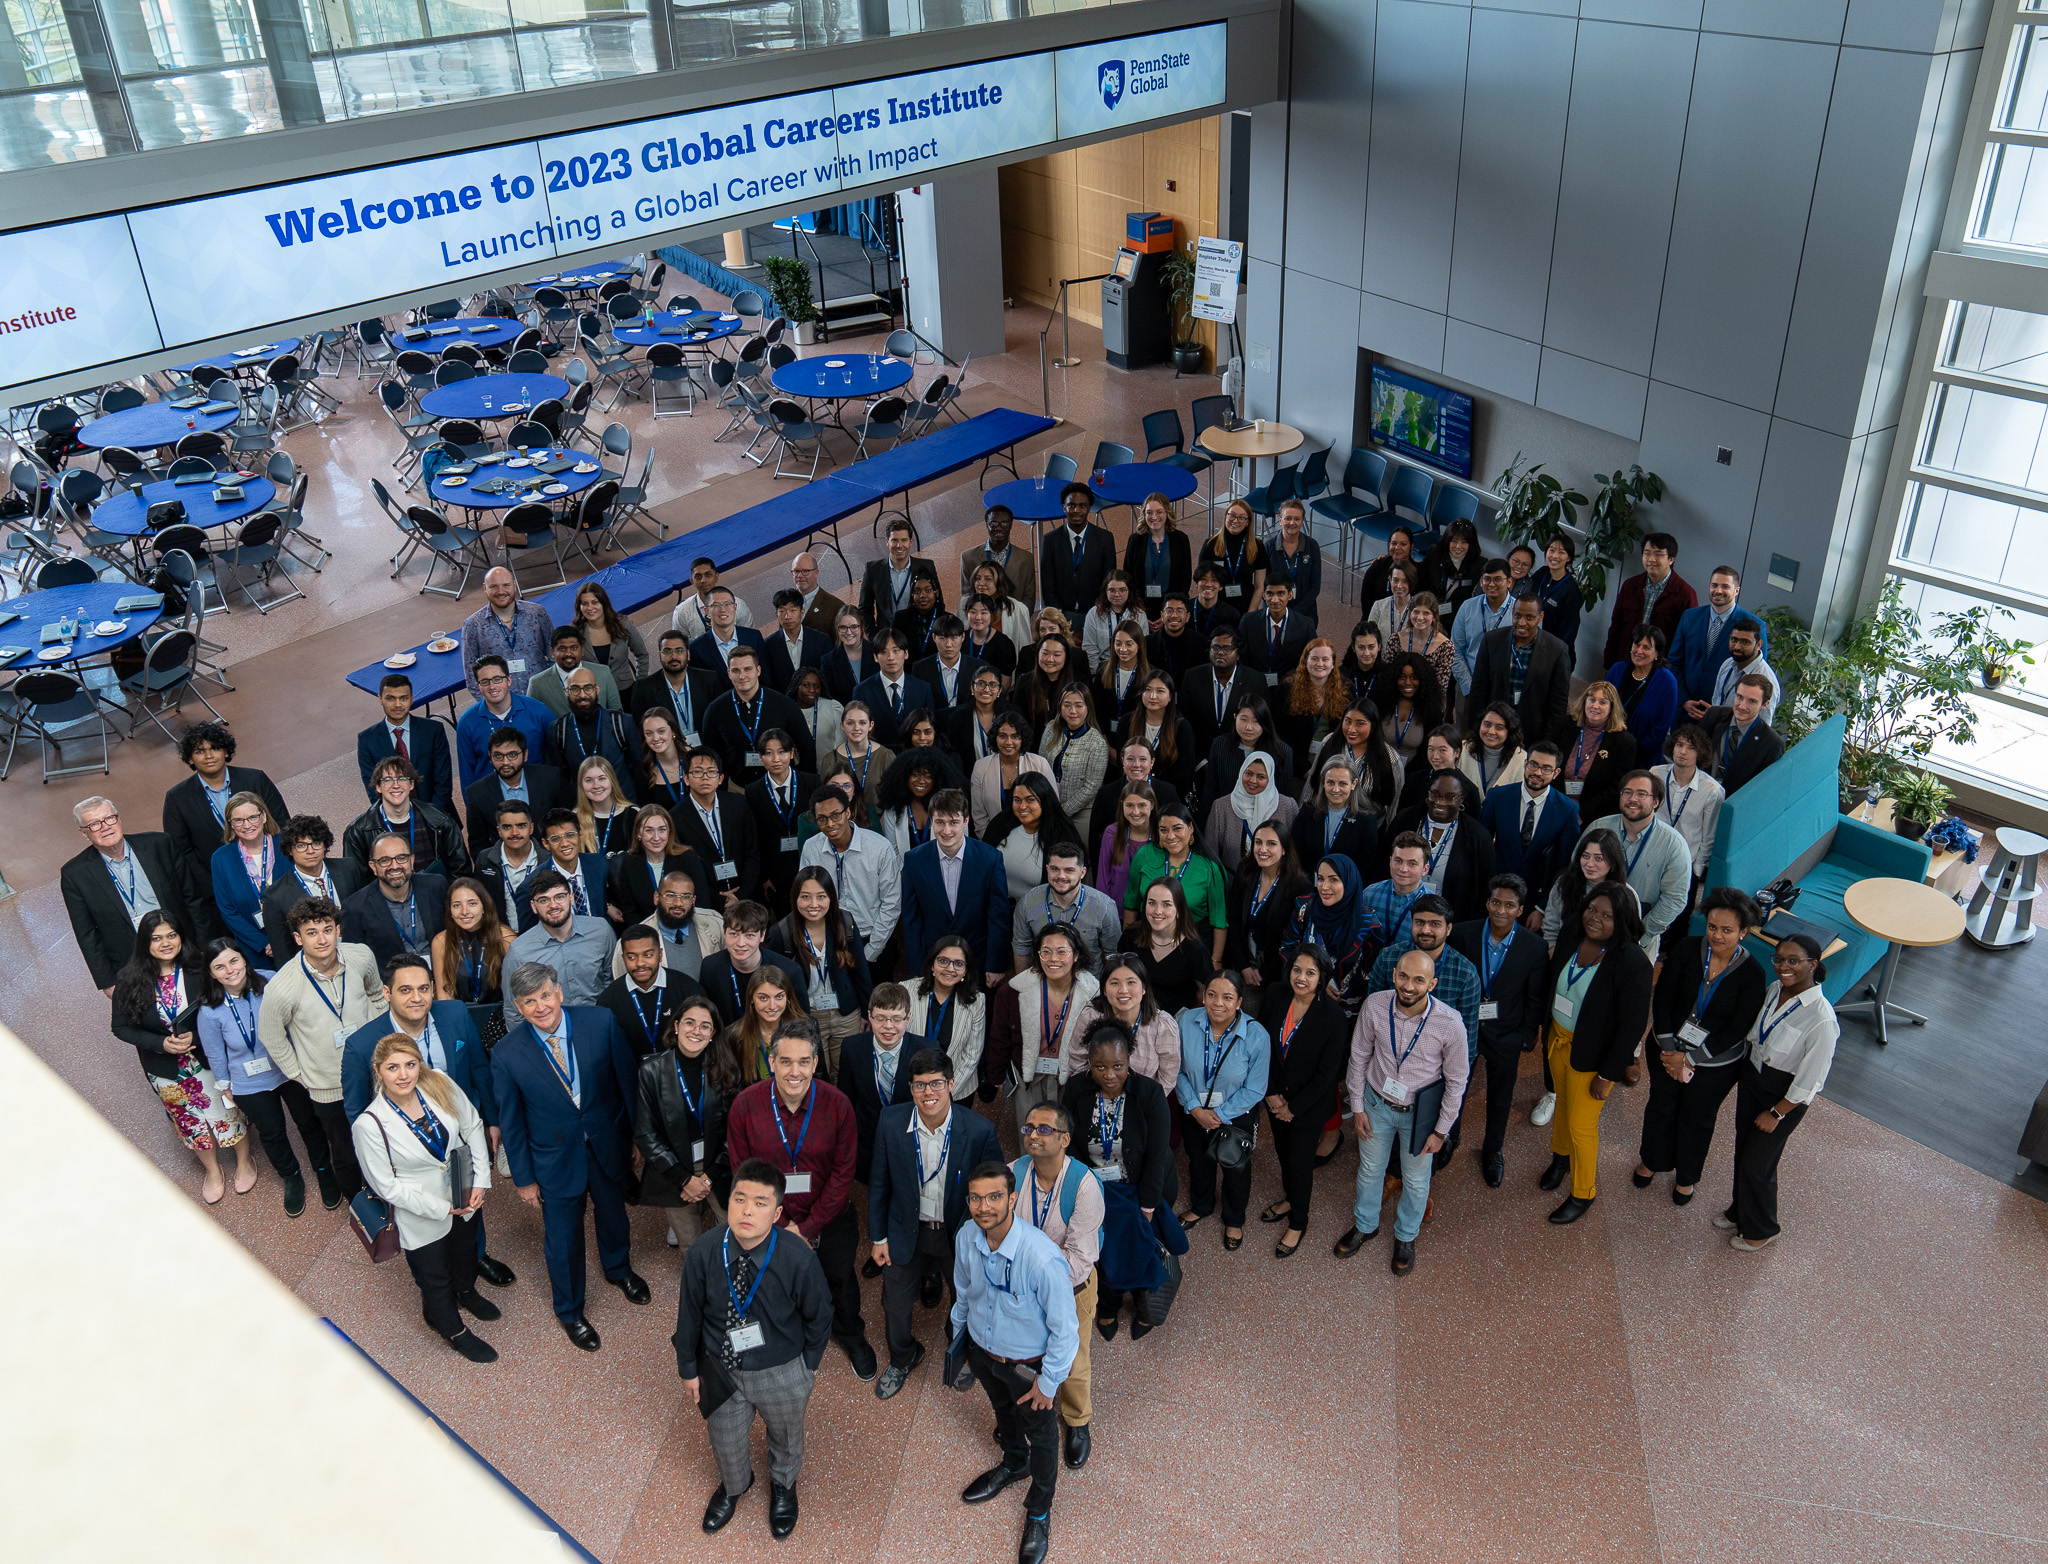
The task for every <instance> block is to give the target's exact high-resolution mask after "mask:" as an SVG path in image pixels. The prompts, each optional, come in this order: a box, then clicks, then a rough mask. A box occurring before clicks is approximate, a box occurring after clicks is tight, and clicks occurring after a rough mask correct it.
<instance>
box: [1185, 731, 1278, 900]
mask: <svg viewBox="0 0 2048 1564" xmlns="http://www.w3.org/2000/svg"><path fill="white" fill-rule="evenodd" d="M1275 780H1276V779H1275V777H1274V774H1273V757H1272V756H1270V755H1268V754H1267V753H1266V752H1265V751H1264V750H1254V751H1253V752H1252V753H1251V754H1249V755H1247V756H1245V758H1244V763H1243V764H1242V765H1240V766H1239V767H1238V768H1237V786H1235V787H1233V788H1232V789H1231V790H1230V791H1229V792H1228V793H1227V794H1225V795H1224V796H1223V797H1222V798H1219V799H1217V800H1216V802H1215V803H1213V804H1211V805H1210V806H1209V818H1208V820H1207V822H1206V823H1205V824H1204V826H1203V828H1202V851H1204V852H1205V853H1207V854H1208V855H1209V856H1210V857H1211V858H1214V859H1215V860H1216V861H1217V862H1218V863H1220V864H1222V865H1223V867H1224V868H1225V869H1228V870H1229V871H1230V872H1231V873H1233V874H1235V873H1236V872H1237V866H1238V865H1239V864H1240V863H1242V862H1244V858H1245V849H1246V848H1247V847H1248V846H1249V845H1250V843H1251V839H1252V832H1254V831H1256V830H1257V829H1258V828H1259V827H1260V826H1262V825H1264V824H1265V823H1266V822H1267V821H1268V820H1270V821H1272V822H1273V823H1274V824H1275V825H1276V826H1278V827H1279V828H1280V831H1281V833H1282V835H1283V838H1284V836H1285V833H1286V832H1288V831H1289V830H1291V829H1292V828H1293V826H1294V817H1295V816H1296V815H1297V814H1299V813H1300V812H1301V806H1300V805H1299V804H1297V803H1296V802H1295V801H1294V800H1293V799H1291V798H1289V797H1288V796H1287V795H1286V794H1285V793H1282V792H1281V791H1280V789H1279V788H1278V787H1277V786H1275V785H1274V784H1275Z"/></svg>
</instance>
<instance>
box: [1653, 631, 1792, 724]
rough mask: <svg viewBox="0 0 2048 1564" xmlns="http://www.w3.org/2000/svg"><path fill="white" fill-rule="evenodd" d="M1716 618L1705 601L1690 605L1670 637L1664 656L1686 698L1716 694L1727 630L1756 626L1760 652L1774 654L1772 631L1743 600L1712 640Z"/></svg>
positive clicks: (1706, 698) (1705, 698)
mask: <svg viewBox="0 0 2048 1564" xmlns="http://www.w3.org/2000/svg"><path fill="white" fill-rule="evenodd" d="M1713 618H1714V610H1713V608H1712V607H1711V606H1710V605H1708V604H1706V603H1702V604H1700V606H1699V607H1697V608H1688V609H1687V610H1686V611H1685V612H1684V613H1682V614H1680V615H1679V616H1678V631H1677V633H1676V634H1675V635H1673V636H1672V637H1671V650H1670V652H1669V653H1668V654H1667V655H1666V657H1665V663H1666V665H1667V666H1668V667H1669V668H1670V669H1671V671H1672V673H1673V674H1674V675H1676V676H1677V679H1678V688H1679V693H1680V695H1681V697H1682V698H1683V699H1685V700H1689V701H1711V700H1712V699H1713V698H1714V676H1715V675H1716V674H1718V673H1719V672H1720V671H1721V664H1722V663H1723V662H1725V661H1727V658H1728V632H1729V631H1730V630H1732V629H1734V628H1735V626H1737V625H1739V624H1746V625H1753V626H1755V628H1756V633H1757V638H1758V639H1759V640H1760V641H1761V642H1762V643H1763V649H1762V652H1761V654H1760V655H1762V656H1764V657H1766V658H1768V657H1769V656H1770V655H1771V632H1770V631H1769V630H1768V629H1767V628H1765V626H1764V622H1763V621H1762V620H1761V619H1759V618H1757V616H1756V615H1755V614H1753V613H1751V612H1750V611H1749V610H1748V609H1746V608H1744V607H1743V606H1742V605H1741V604H1740V603H1737V604H1736V605H1735V607H1734V608H1732V609H1731V610H1729V613H1728V622H1727V623H1726V624H1725V625H1723V626H1721V633H1720V634H1719V635H1718V636H1715V637H1714V638H1713V640H1711V641H1709V640H1708V639H1707V626H1708V625H1709V624H1710V623H1712V622H1713ZM1630 726H1631V727H1633V726H1634V724H1633V723H1631V724H1630Z"/></svg>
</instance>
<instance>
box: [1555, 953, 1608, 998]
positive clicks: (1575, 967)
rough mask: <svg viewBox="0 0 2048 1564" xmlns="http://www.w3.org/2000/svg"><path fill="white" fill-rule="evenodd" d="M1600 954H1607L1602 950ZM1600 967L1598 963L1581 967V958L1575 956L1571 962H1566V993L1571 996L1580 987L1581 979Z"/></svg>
mask: <svg viewBox="0 0 2048 1564" xmlns="http://www.w3.org/2000/svg"><path fill="white" fill-rule="evenodd" d="M1600 954H1601V955H1603V956H1604V955H1606V954H1607V952H1606V951H1605V950H1602V951H1601V953H1600ZM1599 965H1600V963H1599V962H1597V961H1596V962H1594V963H1593V964H1592V965H1591V966H1584V967H1582V966H1580V965H1579V958H1578V957H1577V956H1573V957H1572V958H1571V959H1570V960H1568V961H1566V962H1565V964H1564V991H1565V992H1566V993H1567V994H1569V993H1570V992H1571V991H1572V990H1573V989H1575V988H1577V987H1578V986H1579V979H1580V978H1582V977H1584V976H1585V975H1586V974H1587V973H1588V972H1591V971H1592V970H1593V967H1597V966H1599Z"/></svg>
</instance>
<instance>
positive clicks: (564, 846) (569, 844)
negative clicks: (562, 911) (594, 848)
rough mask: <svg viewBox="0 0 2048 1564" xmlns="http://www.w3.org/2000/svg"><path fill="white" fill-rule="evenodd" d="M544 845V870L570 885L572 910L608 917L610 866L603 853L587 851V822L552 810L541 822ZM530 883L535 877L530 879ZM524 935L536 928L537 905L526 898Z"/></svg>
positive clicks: (521, 910) (522, 911) (521, 906)
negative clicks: (607, 873) (607, 876)
mask: <svg viewBox="0 0 2048 1564" xmlns="http://www.w3.org/2000/svg"><path fill="white" fill-rule="evenodd" d="M540 840H541V846H542V847H544V848H546V849H547V858H546V860H545V861H544V862H543V863H542V864H541V868H543V869H552V870H554V871H555V873H557V874H559V875H560V876H561V877H562V878H563V879H564V880H567V881H568V882H569V898H570V907H571V909H572V912H573V915H574V916H576V917H579V918H602V917H603V916H604V877H605V870H606V869H607V868H609V867H610V865H609V864H608V863H607V862H606V860H605V856H604V854H603V853H586V852H585V851H584V850H583V822H582V821H580V820H578V819H577V818H576V811H575V810H573V809H550V810H549V811H548V812H547V816H546V818H544V819H543V820H542V821H541V827H540ZM528 879H529V881H530V880H531V876H528ZM517 927H518V928H519V931H520V932H521V933H524V932H525V931H526V930H528V929H530V928H532V927H533V904H532V901H531V900H530V899H529V897H528V896H525V895H522V897H521V898H520V902H519V921H518V925H517Z"/></svg>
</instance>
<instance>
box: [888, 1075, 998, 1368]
mask: <svg viewBox="0 0 2048 1564" xmlns="http://www.w3.org/2000/svg"><path fill="white" fill-rule="evenodd" d="M908 1068H909V1073H910V1101H909V1102H907V1103H892V1104H890V1105H889V1106H888V1107H886V1108H884V1109H883V1110H882V1113H881V1118H880V1119H879V1121H878V1122H877V1125H876V1129H875V1150H874V1161H873V1163H872V1164H871V1166H870V1168H869V1177H868V1236H869V1237H870V1238H871V1239H873V1240H874V1244H873V1255H872V1258H873V1260H874V1263H875V1264H876V1265H878V1266H880V1267H882V1312H883V1316H884V1318H885V1320H886V1321H887V1324H886V1330H887V1334H888V1340H889V1366H888V1367H887V1368H885V1369H883V1370H882V1373H881V1377H880V1378H878V1379H877V1380H876V1381H875V1395H876V1397H877V1398H879V1399H880V1400H883V1401H887V1400H888V1399H889V1398H890V1397H891V1396H893V1395H895V1394H896V1392H897V1391H899V1390H901V1389H902V1388H903V1382H904V1381H905V1380H907V1379H908V1378H910V1373H911V1370H913V1369H915V1368H916V1367H917V1366H918V1364H920V1363H922V1362H923V1361H924V1343H923V1342H921V1341H919V1340H918V1339H917V1336H916V1334H915V1332H914V1330H913V1328H912V1320H911V1313H912V1309H913V1307H914V1306H915V1304H916V1303H917V1300H918V1293H919V1291H920V1284H921V1283H922V1282H923V1280H924V1277H925V1274H926V1273H927V1272H929V1271H938V1272H940V1273H941V1274H943V1273H944V1272H945V1271H946V1270H947V1269H948V1268H949V1267H950V1266H951V1264H952V1260H953V1237H954V1235H955V1234H956V1233H958V1232H959V1231H960V1224H961V1223H962V1222H963V1221H964V1220H965V1219H966V1216H967V1170H968V1169H969V1168H973V1167H979V1166H980V1165H981V1164H982V1163H984V1162H987V1161H990V1160H992V1159H995V1158H998V1157H1000V1156H1001V1155H1002V1147H1001V1146H1000V1144H998V1142H997V1140H996V1130H995V1126H994V1125H993V1124H991V1123H989V1121H988V1120H987V1119H984V1118H983V1117H982V1116H981V1115H980V1114H978V1113H975V1112H973V1111H971V1110H968V1109H962V1110H961V1111H959V1112H957V1113H956V1112H955V1111H954V1110H953V1061H952V1060H951V1059H949V1058H947V1057H946V1055H945V1054H944V1053H943V1052H941V1051H940V1050H939V1049H937V1048H921V1049H919V1050H918V1051H917V1052H916V1053H915V1054H912V1055H911V1057H910V1063H909V1066H908ZM956 1291H957V1282H956ZM962 1388H964V1387H962Z"/></svg>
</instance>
